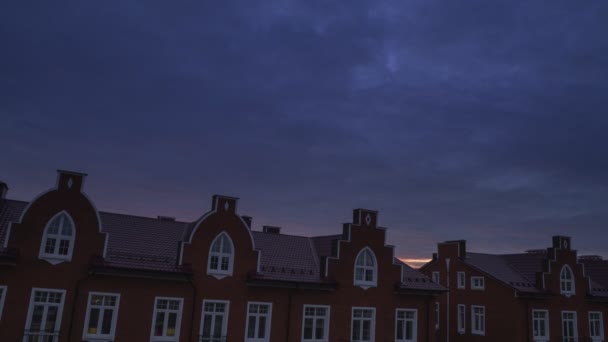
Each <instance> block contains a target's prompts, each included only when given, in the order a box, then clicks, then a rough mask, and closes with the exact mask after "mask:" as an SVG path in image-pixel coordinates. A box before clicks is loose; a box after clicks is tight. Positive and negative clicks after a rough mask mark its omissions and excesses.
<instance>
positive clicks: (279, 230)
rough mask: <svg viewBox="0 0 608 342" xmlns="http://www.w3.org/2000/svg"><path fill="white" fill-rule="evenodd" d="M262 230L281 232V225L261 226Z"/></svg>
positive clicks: (271, 232) (272, 232)
mask: <svg viewBox="0 0 608 342" xmlns="http://www.w3.org/2000/svg"><path fill="white" fill-rule="evenodd" d="M262 230H263V231H264V233H270V234H281V227H274V226H264V227H262Z"/></svg>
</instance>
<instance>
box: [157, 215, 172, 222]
mask: <svg viewBox="0 0 608 342" xmlns="http://www.w3.org/2000/svg"><path fill="white" fill-rule="evenodd" d="M157 218H158V220H159V221H163V222H175V217H171V216H162V215H159V216H157Z"/></svg>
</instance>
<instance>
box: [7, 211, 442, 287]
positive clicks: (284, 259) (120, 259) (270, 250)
mask: <svg viewBox="0 0 608 342" xmlns="http://www.w3.org/2000/svg"><path fill="white" fill-rule="evenodd" d="M0 205H1V206H0V243H3V241H4V239H5V237H6V231H7V228H8V224H9V222H18V221H19V219H20V217H21V214H22V213H23V211H24V210H25V208H26V207H27V205H28V203H27V202H22V201H14V200H3V201H2V202H0ZM99 217H100V219H101V225H102V229H103V231H104V232H105V233H107V234H108V244H107V251H106V257H105V259H103V260H99V263H101V264H102V265H103V266H106V267H113V268H121V269H132V270H143V271H162V272H181V271H182V270H184V268H183V267H180V266H178V262H177V261H178V260H177V258H178V252H179V250H178V248H179V243H180V242H181V241H184V240H185V239H186V238H188V237H189V235H190V234H191V232H192V230H193V229H194V226H195V225H196V223H197V222H198V221H199V220H197V221H195V222H181V221H170V220H161V219H158V218H150V217H142V216H134V215H125V214H117V213H110V212H99ZM252 236H253V239H254V243H255V247H256V249H257V250H259V251H260V268H259V270H258V273H257V274H256V275H255V278H256V279H260V280H276V281H285V282H299V283H325V282H326V281H325V280H324V279H323V277H322V275H321V261H322V259H323V257H329V256H333V255H334V254H335V253H336V248H335V246H336V245H337V243H338V240H339V239H342V234H335V235H327V236H314V237H303V236H294V235H286V234H274V233H265V232H260V231H252ZM0 246H1V244H0ZM0 249H1V248H0ZM395 263H397V264H399V265H401V267H402V269H403V279H402V280H403V284H402V287H404V288H408V289H416V290H442V289H443V288H442V287H441V286H439V285H437V284H434V283H433V282H432V281H431V280H430V279H429V278H428V277H426V276H425V275H423V274H422V273H420V272H418V271H416V270H414V269H413V268H411V267H410V266H408V265H406V264H404V263H402V262H401V261H399V260H398V259H395Z"/></svg>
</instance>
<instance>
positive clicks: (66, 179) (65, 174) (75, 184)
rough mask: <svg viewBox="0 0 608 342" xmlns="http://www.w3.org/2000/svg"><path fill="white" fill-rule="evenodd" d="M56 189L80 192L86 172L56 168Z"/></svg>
mask: <svg viewBox="0 0 608 342" xmlns="http://www.w3.org/2000/svg"><path fill="white" fill-rule="evenodd" d="M57 173H58V176H57V190H59V191H75V192H81V191H82V187H83V185H84V179H85V178H86V177H87V174H86V173H81V172H74V171H65V170H57Z"/></svg>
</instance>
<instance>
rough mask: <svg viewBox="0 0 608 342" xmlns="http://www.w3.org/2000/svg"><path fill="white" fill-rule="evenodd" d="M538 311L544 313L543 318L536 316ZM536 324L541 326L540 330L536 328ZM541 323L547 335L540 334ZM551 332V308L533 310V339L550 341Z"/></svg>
mask: <svg viewBox="0 0 608 342" xmlns="http://www.w3.org/2000/svg"><path fill="white" fill-rule="evenodd" d="M536 313H542V314H544V318H543V319H541V318H536V317H534V315H535V314H536ZM536 324H538V326H539V330H538V331H537V330H536V329H535V328H534V327H535V325H536ZM541 324H542V325H543V326H544V327H545V335H540V325H541ZM537 332H538V334H537ZM550 334H551V331H550V330H549V310H532V339H533V340H534V341H537V342H547V341H549V336H550Z"/></svg>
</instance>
